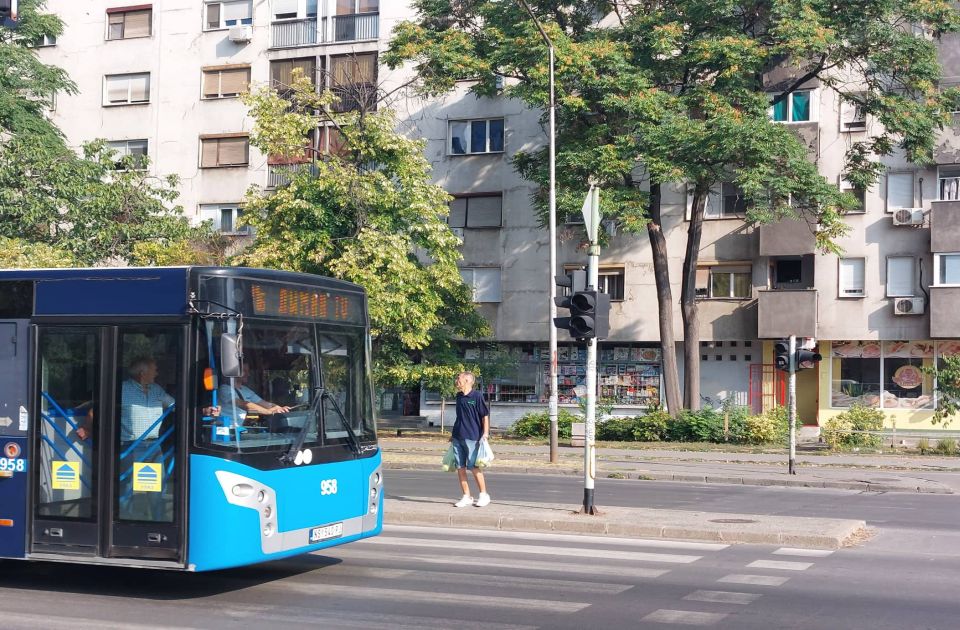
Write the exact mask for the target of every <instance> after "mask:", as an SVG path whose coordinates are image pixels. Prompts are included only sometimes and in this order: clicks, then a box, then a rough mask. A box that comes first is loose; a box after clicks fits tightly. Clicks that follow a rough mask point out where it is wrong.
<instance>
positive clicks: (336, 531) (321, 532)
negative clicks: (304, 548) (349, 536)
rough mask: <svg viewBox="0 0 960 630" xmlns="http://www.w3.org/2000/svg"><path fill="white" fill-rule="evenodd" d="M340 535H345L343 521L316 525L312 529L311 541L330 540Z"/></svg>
mask: <svg viewBox="0 0 960 630" xmlns="http://www.w3.org/2000/svg"><path fill="white" fill-rule="evenodd" d="M340 536H343V523H334V524H333V525H324V526H323V527H314V528H313V529H311V530H310V542H312V543H317V542H320V541H322V540H330V539H331V538H339V537H340Z"/></svg>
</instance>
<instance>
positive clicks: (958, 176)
mask: <svg viewBox="0 0 960 630" xmlns="http://www.w3.org/2000/svg"><path fill="white" fill-rule="evenodd" d="M937 183H938V186H937V190H939V191H940V200H941V201H958V200H960V166H951V167H946V168H940V169H938V172H937Z"/></svg>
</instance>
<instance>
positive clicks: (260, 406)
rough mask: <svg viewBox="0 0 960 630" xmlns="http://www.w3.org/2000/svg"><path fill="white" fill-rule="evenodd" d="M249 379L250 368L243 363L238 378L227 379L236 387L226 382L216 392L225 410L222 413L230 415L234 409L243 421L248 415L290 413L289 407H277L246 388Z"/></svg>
mask: <svg viewBox="0 0 960 630" xmlns="http://www.w3.org/2000/svg"><path fill="white" fill-rule="evenodd" d="M249 379H250V368H249V367H248V366H247V364H246V363H244V365H243V370H242V371H241V375H240V378H238V379H227V380H228V381H230V380H233V381H235V382H236V386H231V385H230V382H226V383H224V384H223V385H221V386H220V388H219V389H218V390H217V393H218V396H219V401H220V404H221V405H222V406H223V409H224V410H225V411H224V413H231V410H232V409H233V408H234V407H236V410H237V415H238V416H239V417H240V419H241V420H243V419H245V418H246V416H247V415H248V414H253V413H255V414H261V415H270V414H276V413H286V412H288V411H290V407H287V406H286V405H278V404H276V403H272V402H270V401H269V400H264V399H263V398H262V397H261V396H260V395H259V394H257V393H256V392H255V391H253V390H252V389H250V388H249V387H248V386H247V381H248V380H249Z"/></svg>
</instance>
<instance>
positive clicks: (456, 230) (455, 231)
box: [450, 228, 463, 241]
mask: <svg viewBox="0 0 960 630" xmlns="http://www.w3.org/2000/svg"><path fill="white" fill-rule="evenodd" d="M450 231H451V232H453V235H454V236H456V237H457V238H459V239H460V240H461V241H462V240H463V228H450Z"/></svg>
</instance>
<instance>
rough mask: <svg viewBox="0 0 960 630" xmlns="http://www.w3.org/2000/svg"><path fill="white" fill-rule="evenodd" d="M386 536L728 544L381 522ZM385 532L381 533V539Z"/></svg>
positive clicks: (695, 547) (694, 546)
mask: <svg viewBox="0 0 960 630" xmlns="http://www.w3.org/2000/svg"><path fill="white" fill-rule="evenodd" d="M383 531H384V533H385V535H389V534H392V533H404V532H406V533H412V534H443V535H445V536H471V537H479V536H491V537H501V536H502V537H505V538H519V539H524V540H550V541H562V542H575V543H597V544H601V545H627V546H630V547H656V548H660V549H688V550H691V551H722V550H723V549H726V548H727V547H729V546H730V545H727V544H723V543H697V542H685V541H678V540H652V539H647V538H616V537H612V536H589V535H580V534H540V533H537V532H512V531H504V530H479V529H462V528H457V527H426V526H421V525H384V526H383ZM382 537H384V535H381V538H382Z"/></svg>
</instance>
